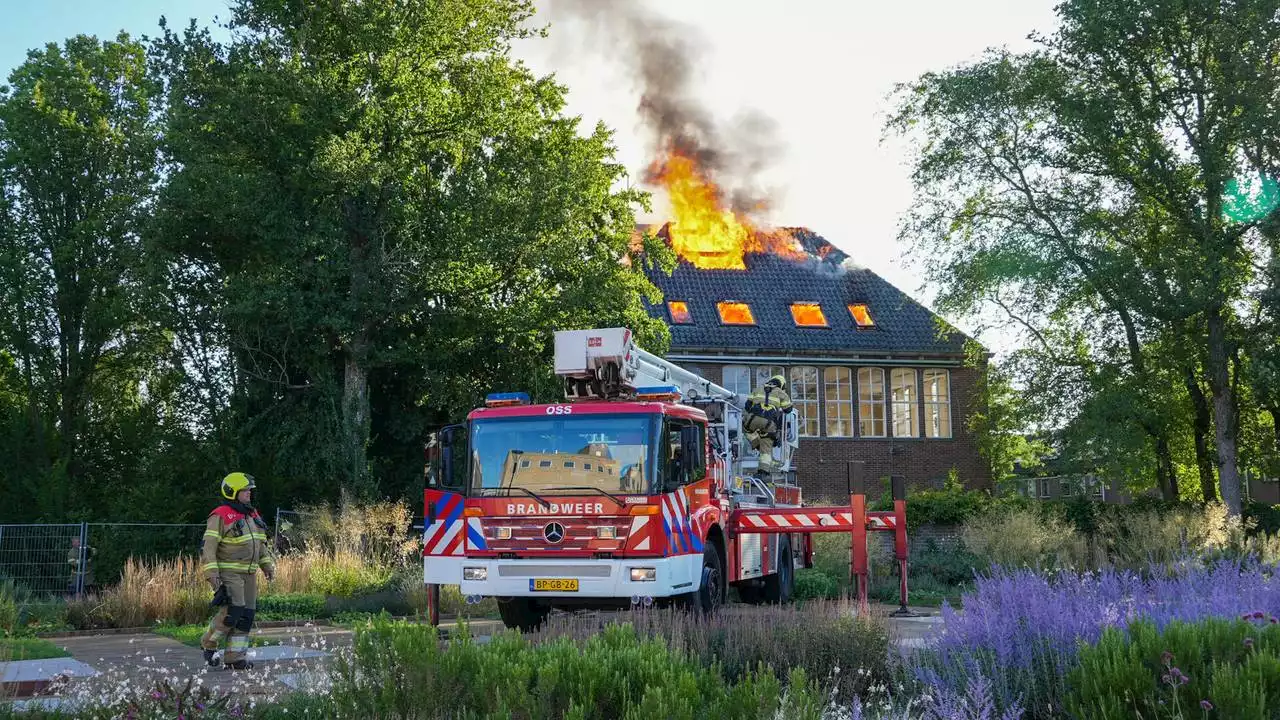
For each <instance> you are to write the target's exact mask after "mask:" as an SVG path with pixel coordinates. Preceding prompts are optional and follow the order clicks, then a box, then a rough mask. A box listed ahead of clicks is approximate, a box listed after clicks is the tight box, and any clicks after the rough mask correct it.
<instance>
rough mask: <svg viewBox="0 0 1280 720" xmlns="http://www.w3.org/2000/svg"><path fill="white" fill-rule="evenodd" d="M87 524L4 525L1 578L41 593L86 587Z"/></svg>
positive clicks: (77, 590) (1, 530) (0, 528)
mask: <svg viewBox="0 0 1280 720" xmlns="http://www.w3.org/2000/svg"><path fill="white" fill-rule="evenodd" d="M85 535H86V528H85V526H84V525H83V524H80V523H76V524H67V525H0V580H11V581H13V582H14V583H15V584H17V585H21V586H23V587H25V588H27V589H28V590H30V591H31V592H32V593H35V594H37V595H66V594H77V593H80V592H81V591H83V589H84V582H85V570H86V568H85V564H86V563H85V560H86V557H87V556H88V553H87V552H86V550H85V546H86V536H85Z"/></svg>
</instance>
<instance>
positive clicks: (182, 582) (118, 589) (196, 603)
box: [99, 556, 213, 627]
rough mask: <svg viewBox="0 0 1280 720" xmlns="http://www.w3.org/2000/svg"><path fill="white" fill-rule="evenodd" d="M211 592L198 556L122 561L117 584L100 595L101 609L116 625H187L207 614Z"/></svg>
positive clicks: (206, 617)
mask: <svg viewBox="0 0 1280 720" xmlns="http://www.w3.org/2000/svg"><path fill="white" fill-rule="evenodd" d="M212 596H213V593H212V591H211V590H210V589H209V584H208V582H206V581H205V579H204V575H203V573H202V572H201V565H200V560H199V559H198V558H193V557H187V556H182V557H178V558H174V559H172V560H161V561H156V562H145V561H139V560H135V559H133V558H130V559H129V560H128V561H126V562H125V565H124V571H123V572H122V573H121V576H120V584H118V585H116V586H115V587H113V588H111V589H109V590H108V591H107V592H106V593H104V595H103V596H102V598H101V603H100V606H99V607H100V612H101V614H102V615H104V616H105V617H106V618H107V619H108V621H109V623H110V624H111V625H114V626H116V627H143V626H149V625H153V624H155V623H157V622H164V623H172V624H175V625H187V624H191V623H199V622H204V621H206V620H208V618H209V600H210V599H211V598H212Z"/></svg>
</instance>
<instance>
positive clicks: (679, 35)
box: [546, 0, 785, 220]
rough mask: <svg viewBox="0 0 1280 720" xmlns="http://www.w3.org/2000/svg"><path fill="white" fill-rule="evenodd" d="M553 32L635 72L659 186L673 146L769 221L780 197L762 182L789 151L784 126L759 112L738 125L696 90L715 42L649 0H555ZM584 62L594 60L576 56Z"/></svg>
mask: <svg viewBox="0 0 1280 720" xmlns="http://www.w3.org/2000/svg"><path fill="white" fill-rule="evenodd" d="M546 9H547V10H548V12H549V16H550V20H551V25H552V26H551V36H552V37H553V38H556V39H557V40H558V41H559V42H560V43H566V42H568V43H573V45H574V47H575V49H579V50H580V49H582V48H583V47H591V48H592V49H594V50H595V51H596V52H598V53H600V54H603V55H605V56H606V57H608V58H609V59H610V60H613V61H616V62H618V63H620V64H621V65H622V67H623V68H625V70H626V71H627V74H628V76H629V77H630V78H631V80H632V82H633V84H634V85H635V87H636V90H637V92H638V93H639V100H638V102H637V106H636V109H637V112H638V114H639V118H640V121H641V124H642V126H643V127H644V129H645V131H646V132H647V134H648V138H647V140H648V142H649V159H650V163H651V164H650V167H649V170H648V172H647V173H646V176H645V177H644V180H645V182H647V183H652V182H653V181H654V179H655V174H656V171H658V170H660V169H661V166H660V165H659V164H657V163H658V162H660V160H661V159H662V158H663V157H666V156H667V155H668V153H669V151H670V150H675V151H676V152H679V153H680V154H682V155H685V156H687V157H690V158H692V159H693V160H694V161H695V162H696V163H697V165H698V167H699V168H701V170H702V171H703V173H705V174H706V176H707V179H709V180H711V181H712V182H714V183H715V184H716V185H717V186H718V187H719V188H720V190H721V193H722V195H723V197H722V198H721V199H722V201H723V202H724V204H725V205H726V206H728V207H729V208H730V209H732V210H733V211H735V212H737V213H739V214H741V215H744V216H746V217H750V218H752V219H753V220H763V218H762V217H760V216H762V215H764V214H766V213H767V211H768V210H769V209H770V208H771V207H773V206H774V205H775V204H776V201H777V200H778V199H779V197H778V190H777V189H776V188H767V187H765V186H764V185H763V184H762V182H761V179H762V177H763V175H764V174H765V173H766V172H767V171H768V170H769V169H770V168H771V167H772V166H773V165H774V163H776V162H777V161H778V160H779V159H780V158H781V157H782V154H783V152H784V150H785V148H784V144H783V143H782V141H781V138H780V136H779V132H778V127H777V124H776V123H775V122H774V121H773V120H772V119H771V118H769V117H768V116H767V115H764V114H763V113H761V112H759V111H754V110H752V111H747V112H742V113H738V114H737V115H736V116H735V117H734V118H733V119H732V120H731V121H730V122H728V123H726V124H722V123H720V122H718V121H717V119H716V117H715V113H713V111H712V108H710V107H709V106H708V105H707V104H706V102H704V100H703V98H702V96H701V94H700V93H699V92H698V90H697V88H696V87H695V76H696V73H697V70H698V68H700V67H705V65H704V64H703V61H704V59H705V57H706V52H705V49H706V48H707V47H709V45H708V43H706V42H705V41H704V39H703V38H702V36H701V34H700V33H699V32H698V31H697V29H696V28H694V27H691V26H689V25H686V24H683V23H679V22H676V21H674V20H671V19H670V18H666V17H662V16H661V15H658V14H657V13H656V12H654V11H653V9H652V8H649V7H648V6H647V5H646V4H645V2H643V0H549V1H548V3H547V5H546ZM575 59H576V60H577V61H578V62H589V61H590V60H589V59H587V58H584V57H582V55H581V54H576V57H575Z"/></svg>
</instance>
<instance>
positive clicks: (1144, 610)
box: [908, 560, 1280, 715]
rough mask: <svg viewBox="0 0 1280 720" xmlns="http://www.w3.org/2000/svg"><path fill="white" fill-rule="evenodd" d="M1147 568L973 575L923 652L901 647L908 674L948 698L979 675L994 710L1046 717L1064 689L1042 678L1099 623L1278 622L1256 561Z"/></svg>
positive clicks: (1167, 661)
mask: <svg viewBox="0 0 1280 720" xmlns="http://www.w3.org/2000/svg"><path fill="white" fill-rule="evenodd" d="M1156 570H1158V571H1153V572H1149V573H1141V574H1140V573H1135V572H1129V571H1117V570H1113V569H1107V570H1101V571H1097V572H1093V573H1087V574H1078V573H1072V572H1059V573H1056V574H1041V573H1038V572H1035V571H1032V570H1029V569H1004V568H999V567H997V568H993V569H992V570H991V571H990V572H988V573H979V574H978V575H977V577H976V578H975V582H974V589H973V590H972V591H971V592H970V593H968V594H967V595H966V596H965V598H964V611H963V612H962V613H961V612H956V611H955V610H954V609H953V608H951V607H950V606H944V607H943V609H942V613H941V614H942V617H943V620H944V623H943V628H944V629H945V632H942V633H939V634H936V635H935V636H934V637H932V638H931V639H930V640H929V641H928V650H929V651H930V652H926V653H910V651H908V653H909V658H908V661H909V663H910V665H911V667H912V670H913V674H914V676H915V677H916V679H917V680H918V681H920V682H921V683H923V684H924V685H925V686H926V687H927V688H928V689H929V691H930V694H931V695H933V696H935V697H954V696H959V695H963V694H964V693H965V692H966V690H967V689H968V684H969V682H970V680H971V679H972V678H974V677H975V676H976V675H975V673H981V675H982V677H985V678H988V679H989V683H990V687H989V690H990V694H991V697H992V698H993V700H994V704H995V705H996V707H997V708H1011V707H1013V706H1014V703H1015V702H1021V703H1023V704H1025V703H1027V702H1034V703H1035V704H1034V706H1029V707H1027V710H1028V711H1029V712H1030V713H1031V714H1033V715H1048V714H1052V711H1051V710H1050V706H1052V707H1053V708H1061V707H1062V705H1063V702H1064V700H1065V693H1066V688H1065V685H1064V684H1063V683H1061V682H1060V681H1058V680H1051V679H1052V678H1062V677H1064V676H1065V675H1067V674H1068V673H1069V672H1070V671H1071V670H1072V669H1074V668H1075V667H1076V664H1077V657H1078V653H1079V648H1080V647H1081V645H1082V644H1085V643H1087V644H1096V643H1097V641H1098V639H1099V638H1100V637H1101V636H1102V633H1103V632H1104V631H1106V630H1108V629H1112V628H1118V629H1119V630H1120V631H1121V632H1124V631H1125V629H1126V628H1127V627H1128V626H1129V624H1130V623H1131V622H1133V621H1135V620H1139V619H1141V620H1145V621H1147V622H1149V623H1150V624H1151V625H1152V626H1153V627H1154V628H1155V629H1156V630H1157V631H1163V630H1164V629H1165V627H1167V626H1168V625H1169V624H1170V623H1172V622H1175V621H1177V622H1197V621H1200V620H1203V619H1205V618H1210V617H1224V618H1231V617H1239V618H1241V619H1244V620H1251V619H1258V617H1259V616H1258V613H1262V614H1261V616H1260V617H1264V618H1268V619H1269V621H1270V622H1272V623H1275V622H1277V619H1276V618H1275V615H1276V614H1277V613H1280V576H1276V577H1272V571H1273V568H1270V567H1264V566H1262V565H1261V564H1260V563H1258V562H1256V561H1255V560H1246V561H1231V560H1222V561H1218V562H1216V563H1213V564H1206V563H1204V562H1201V561H1199V560H1197V561H1194V562H1187V563H1182V564H1179V565H1177V566H1176V567H1175V568H1174V569H1173V570H1171V571H1165V570H1164V569H1163V568H1157V569H1156ZM1162 659H1163V661H1164V665H1165V668H1167V671H1168V676H1169V680H1168V681H1169V682H1170V684H1176V685H1181V684H1185V683H1186V682H1187V677H1186V675H1185V674H1184V673H1183V672H1182V671H1181V670H1178V669H1176V668H1174V666H1173V663H1174V659H1173V656H1172V654H1169V653H1166V654H1165V655H1164V656H1162ZM1175 670H1176V672H1175ZM1047 681H1048V682H1050V686H1049V687H1048V688H1045V682H1047ZM1176 685H1175V686H1176ZM943 691H945V692H946V693H949V695H943Z"/></svg>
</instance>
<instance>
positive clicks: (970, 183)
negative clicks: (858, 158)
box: [892, 0, 1280, 514]
mask: <svg viewBox="0 0 1280 720" xmlns="http://www.w3.org/2000/svg"><path fill="white" fill-rule="evenodd" d="M1278 7H1280V5H1278V4H1277V2H1276V1H1275V0H1239V1H1238V2H1224V1H1220V0H1190V1H1186V0H1157V1H1156V2H1154V3H1142V4H1133V3H1125V2H1119V1H1118V0H1069V1H1068V2H1064V3H1062V4H1061V5H1059V6H1058V14H1059V17H1060V19H1061V25H1060V27H1059V29H1058V30H1057V31H1056V32H1055V33H1054V34H1053V35H1051V36H1048V37H1041V38H1040V41H1041V44H1042V49H1040V50H1038V51H1036V52H1033V53H1028V54H1025V55H1010V54H1006V53H996V54H993V55H991V56H990V57H988V58H986V59H985V60H983V61H982V62H980V63H977V64H975V65H972V66H967V67H963V68H960V69H958V70H954V71H950V72H947V73H940V74H929V75H926V76H925V77H923V78H921V79H920V80H919V81H917V82H915V83H913V84H912V85H911V86H909V87H908V88H907V91H906V93H905V97H904V100H903V102H902V105H901V107H900V110H899V113H898V114H897V116H896V117H895V118H894V119H893V120H892V124H893V126H894V127H896V128H897V129H898V130H900V131H903V132H907V133H915V132H918V133H920V135H921V136H922V139H921V155H920V158H919V159H918V161H917V163H916V173H915V178H916V183H917V186H918V188H919V190H920V196H919V200H918V203H917V208H916V212H915V213H914V214H913V216H912V218H911V221H910V222H909V223H908V228H909V229H911V230H916V231H919V232H921V233H922V236H923V237H924V242H926V243H928V244H930V245H931V246H933V247H934V248H936V249H939V250H941V253H940V258H941V259H939V260H935V261H934V263H933V272H932V275H933V276H934V277H935V279H938V280H939V281H941V282H942V283H943V284H944V285H945V286H946V287H947V289H948V292H947V296H948V297H949V298H950V299H951V300H952V301H953V303H954V304H955V305H956V306H957V307H962V308H964V307H967V308H970V309H973V308H976V307H978V306H979V305H980V304H982V303H986V302H996V303H1000V304H1003V305H1004V306H1005V307H1006V308H1009V309H1010V310H1011V314H1012V315H1014V316H1015V317H1019V318H1020V319H1022V320H1024V321H1025V324H1026V326H1027V328H1028V331H1029V334H1030V335H1031V336H1032V337H1033V338H1034V339H1035V341H1036V342H1039V343H1041V344H1044V343H1043V341H1044V339H1046V338H1048V339H1051V340H1053V342H1052V343H1049V344H1045V349H1046V350H1047V352H1048V353H1050V354H1052V355H1058V356H1059V357H1061V359H1062V362H1063V364H1064V366H1071V364H1072V363H1076V362H1080V361H1084V364H1085V366H1086V367H1087V365H1089V364H1097V363H1099V362H1101V363H1104V364H1105V366H1107V368H1111V369H1104V372H1103V373H1102V374H1101V375H1100V376H1098V377H1101V378H1103V379H1106V378H1108V377H1111V378H1114V379H1115V380H1116V381H1117V382H1120V381H1122V382H1124V383H1126V384H1128V385H1129V387H1131V388H1132V389H1133V393H1131V395H1132V397H1133V400H1134V402H1133V403H1131V406H1132V407H1133V410H1134V414H1133V416H1132V419H1133V421H1134V422H1136V423H1138V424H1139V425H1141V426H1142V427H1143V428H1144V429H1145V430H1146V432H1148V434H1150V435H1151V437H1152V438H1153V439H1154V441H1155V444H1156V448H1157V453H1156V455H1157V475H1158V478H1159V480H1158V482H1159V484H1160V487H1161V489H1162V490H1163V491H1164V492H1165V494H1166V496H1168V495H1177V488H1176V487H1175V486H1174V485H1173V479H1174V475H1173V471H1172V468H1173V464H1172V462H1171V460H1172V449H1171V442H1172V441H1171V433H1172V429H1171V428H1170V427H1169V426H1168V416H1167V414H1166V413H1165V412H1164V411H1163V410H1162V408H1163V407H1164V406H1165V404H1166V400H1165V399H1163V398H1161V397H1159V395H1161V388H1167V387H1169V385H1168V377H1167V375H1166V373H1165V372H1164V370H1165V368H1164V367H1163V366H1164V365H1166V364H1168V363H1169V362H1170V358H1168V357H1166V356H1164V355H1161V356H1158V357H1153V356H1151V354H1150V353H1151V348H1154V347H1156V346H1157V343H1158V342H1160V341H1162V340H1165V341H1167V339H1168V338H1170V337H1179V336H1181V335H1183V334H1185V333H1187V332H1189V331H1191V332H1197V331H1196V330H1194V329H1195V328H1200V329H1201V331H1199V335H1198V336H1197V337H1194V338H1193V340H1192V342H1191V345H1192V348H1193V349H1194V352H1193V353H1191V354H1183V356H1182V357H1183V358H1184V360H1183V362H1184V366H1183V367H1181V368H1178V369H1179V370H1180V373H1181V374H1180V375H1179V377H1181V375H1182V374H1185V372H1186V371H1187V368H1189V367H1199V366H1198V365H1197V366H1192V365H1190V364H1188V363H1189V362H1190V360H1189V358H1202V359H1203V364H1202V367H1203V376H1204V380H1205V383H1206V385H1207V386H1208V388H1209V399H1210V402H1211V405H1212V415H1213V425H1214V435H1215V436H1214V447H1215V449H1216V451H1217V458H1216V465H1217V468H1218V479H1219V484H1220V487H1221V492H1222V497H1223V500H1224V501H1225V502H1226V504H1227V506H1228V508H1229V509H1230V510H1231V512H1232V513H1233V514H1239V512H1240V503H1241V487H1240V476H1239V452H1238V448H1237V442H1238V432H1237V418H1238V413H1239V412H1240V405H1239V402H1238V398H1237V393H1236V390H1237V383H1238V378H1236V379H1233V359H1234V358H1236V357H1237V349H1238V346H1239V341H1240V338H1241V337H1242V336H1243V335H1244V334H1245V333H1246V332H1247V330H1246V329H1245V328H1244V321H1243V319H1242V318H1240V317H1239V316H1238V314H1237V308H1238V307H1239V303H1240V301H1241V300H1242V299H1243V296H1244V291H1245V288H1246V287H1247V286H1248V284H1249V282H1250V279H1251V276H1252V267H1253V262H1252V260H1254V255H1253V253H1254V252H1255V251H1256V250H1257V248H1258V247H1259V245H1260V244H1261V242H1262V239H1263V238H1262V236H1261V234H1260V233H1259V232H1258V230H1259V227H1258V224H1259V221H1260V218H1247V219H1240V218H1235V219H1233V218H1232V217H1231V216H1230V213H1228V212H1226V211H1227V209H1228V207H1227V202H1226V199H1225V198H1226V197H1227V195H1228V191H1229V190H1230V189H1231V187H1233V186H1232V182H1233V181H1234V180H1235V179H1237V178H1243V177H1249V176H1256V175H1257V174H1258V173H1259V172H1266V171H1268V170H1271V169H1274V167H1275V165H1276V158H1275V155H1274V150H1275V147H1274V143H1273V142H1271V141H1270V140H1267V139H1264V138H1263V137H1262V135H1266V133H1265V132H1264V133H1262V135H1260V134H1259V133H1260V131H1261V129H1262V128H1267V127H1272V128H1273V127H1276V122H1275V121H1276V118H1275V116H1274V113H1275V112H1276V106H1275V103H1273V102H1271V98H1274V97H1275V96H1276V94H1277V91H1278V90H1280V60H1278V59H1277V57H1280V56H1277V55H1276V53H1275V48H1276V47H1277V45H1278V43H1280V16H1278V15H1277V12H1276V11H1277V9H1278ZM948 273H950V274H948ZM1028 318H1029V320H1028ZM1045 327H1048V328H1050V329H1051V330H1052V332H1047V331H1046V329H1045ZM1082 351H1083V354H1082ZM1117 361H1119V362H1117ZM1179 384H1182V383H1179ZM1094 386H1095V387H1096V385H1094Z"/></svg>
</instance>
